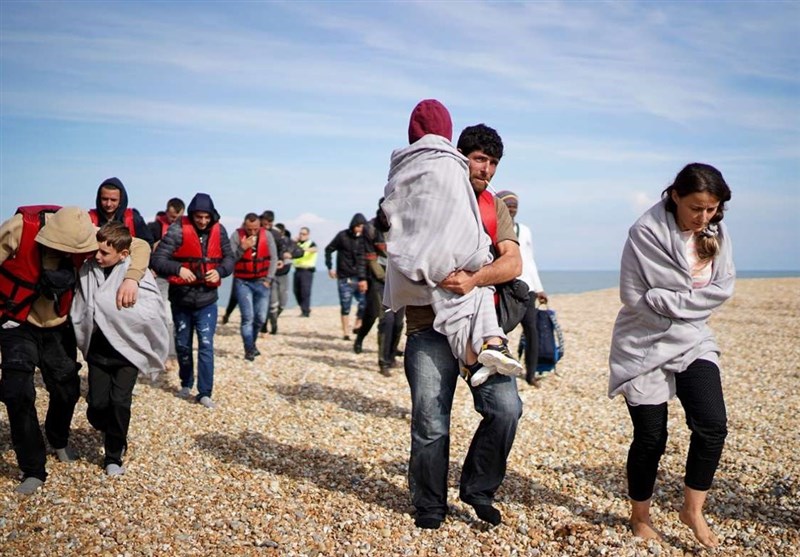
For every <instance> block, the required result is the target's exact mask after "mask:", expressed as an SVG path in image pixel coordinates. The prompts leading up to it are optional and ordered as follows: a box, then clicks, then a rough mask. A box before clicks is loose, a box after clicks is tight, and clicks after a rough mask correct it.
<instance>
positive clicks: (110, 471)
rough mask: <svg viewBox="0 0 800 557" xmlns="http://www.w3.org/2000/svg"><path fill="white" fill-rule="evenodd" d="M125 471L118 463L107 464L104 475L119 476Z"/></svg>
mask: <svg viewBox="0 0 800 557" xmlns="http://www.w3.org/2000/svg"><path fill="white" fill-rule="evenodd" d="M124 473H125V468H123V467H122V466H120V465H119V464H109V465H108V466H106V475H108V476H121V475H123V474H124Z"/></svg>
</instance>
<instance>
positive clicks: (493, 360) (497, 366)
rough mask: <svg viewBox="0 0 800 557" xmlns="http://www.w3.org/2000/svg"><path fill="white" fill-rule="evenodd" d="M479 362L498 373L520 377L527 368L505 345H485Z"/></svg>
mask: <svg viewBox="0 0 800 557" xmlns="http://www.w3.org/2000/svg"><path fill="white" fill-rule="evenodd" d="M478 361H479V362H480V363H482V364H483V365H484V366H486V367H490V368H492V369H494V370H495V371H496V372H497V373H501V374H503V375H510V376H511V377H519V376H520V375H522V374H523V373H525V368H524V367H523V365H522V364H521V363H519V362H518V361H517V360H516V359H514V357H513V356H512V355H511V353H510V352H509V351H508V347H506V346H505V345H504V344H501V345H499V346H487V345H485V344H484V345H483V350H481V353H480V354H478Z"/></svg>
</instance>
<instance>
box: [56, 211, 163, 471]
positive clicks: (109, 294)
mask: <svg viewBox="0 0 800 557" xmlns="http://www.w3.org/2000/svg"><path fill="white" fill-rule="evenodd" d="M96 238H97V252H96V253H95V256H94V258H93V259H89V260H87V261H86V262H85V263H84V264H83V266H82V267H81V269H80V272H79V274H78V288H77V289H76V292H75V299H74V300H73V302H72V310H71V311H70V316H71V318H72V324H73V327H74V328H75V338H76V340H77V344H78V348H80V350H81V353H82V354H83V357H84V359H85V360H86V363H87V364H88V365H89V393H88V395H87V397H86V400H87V403H88V408H87V410H86V417H87V419H88V420H89V423H90V424H92V426H93V427H94V428H95V429H97V430H98V431H102V432H103V433H104V445H105V460H104V462H103V467H104V468H105V471H106V474H108V475H109V476H118V475H121V474H124V473H125V469H124V468H123V467H122V456H123V454H124V452H125V449H126V447H127V445H128V425H129V424H130V419H131V398H132V395H133V387H134V385H136V378H137V376H138V374H139V372H142V373H144V374H148V375H152V374H157V373H160V372H161V371H163V369H164V359H165V358H166V355H167V350H168V348H169V331H168V330H167V324H166V311H165V308H164V303H163V301H162V299H161V294H160V292H159V289H158V285H157V284H156V282H155V278H154V277H153V274H152V273H151V272H150V271H149V270H148V271H146V272H145V276H144V278H143V279H142V280H141V281H140V282H139V292H138V295H137V298H136V303H135V304H133V305H132V306H131V307H129V308H125V309H123V310H122V311H120V310H119V309H117V306H116V303H115V299H114V298H115V293H116V291H117V289H118V288H119V286H120V285H121V284H122V282H123V280H124V279H125V273H126V272H127V270H128V268H129V267H130V257H129V255H130V247H131V242H132V237H131V234H130V231H129V230H128V229H127V227H126V226H125V225H124V224H123V223H121V222H117V221H111V222H108V223H106V224H105V225H103V227H102V228H100V230H99V231H98V232H97V236H96Z"/></svg>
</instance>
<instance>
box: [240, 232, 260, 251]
mask: <svg viewBox="0 0 800 557" xmlns="http://www.w3.org/2000/svg"><path fill="white" fill-rule="evenodd" d="M256 241H258V236H248V237H247V238H245V239H244V240H242V248H243V249H244V250H245V251H247V250H249V249H253V246H255V245H256Z"/></svg>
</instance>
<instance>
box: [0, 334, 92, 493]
mask: <svg viewBox="0 0 800 557" xmlns="http://www.w3.org/2000/svg"><path fill="white" fill-rule="evenodd" d="M0 354H2V361H3V365H2V371H1V372H0V399H2V401H3V402H4V403H5V405H6V409H7V410H8V425H9V427H10V429H11V443H12V445H13V447H14V452H15V453H16V455H17V464H19V468H20V470H22V475H23V477H25V478H31V477H33V478H39V479H40V480H42V481H44V480H45V479H47V472H46V471H45V459H46V454H45V445H44V438H43V437H42V430H41V427H40V426H39V419H38V417H37V415H36V389H35V387H34V372H35V371H36V368H37V367H38V368H39V369H40V370H41V372H42V379H43V380H44V385H45V388H46V389H47V394H48V395H49V401H48V405H47V415H46V417H45V422H44V431H45V435H46V436H47V441H48V442H49V443H50V446H51V447H52V448H54V449H62V448H64V447H66V446H67V441H68V439H69V428H70V424H71V423H72V416H73V414H74V412H75V405H76V404H77V403H78V398H79V397H80V393H81V382H80V378H79V377H78V368H79V367H80V365H79V364H78V362H77V355H78V351H77V344H76V341H75V331H74V330H73V329H72V325H71V324H70V323H69V322H67V323H66V324H64V325H60V326H58V327H48V328H41V327H35V326H33V325H31V324H29V323H22V324H21V325H19V326H18V327H13V328H8V329H0Z"/></svg>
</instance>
